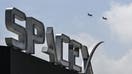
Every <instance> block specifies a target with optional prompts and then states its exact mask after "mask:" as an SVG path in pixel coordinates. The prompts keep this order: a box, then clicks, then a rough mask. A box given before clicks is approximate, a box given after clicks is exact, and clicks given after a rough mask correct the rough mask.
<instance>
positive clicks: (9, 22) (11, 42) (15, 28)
mask: <svg viewBox="0 0 132 74" xmlns="http://www.w3.org/2000/svg"><path fill="white" fill-rule="evenodd" d="M15 18H16V19H18V20H20V21H25V20H26V15H25V14H24V13H23V12H22V11H20V10H18V9H16V8H8V9H6V11H5V23H6V27H7V29H8V30H9V31H11V32H13V33H15V34H17V35H18V40H16V39H14V38H5V41H6V44H7V45H8V46H12V47H15V48H20V49H23V50H25V49H26V45H27V43H26V40H27V35H26V29H25V28H24V27H22V26H20V25H19V24H17V23H15Z"/></svg>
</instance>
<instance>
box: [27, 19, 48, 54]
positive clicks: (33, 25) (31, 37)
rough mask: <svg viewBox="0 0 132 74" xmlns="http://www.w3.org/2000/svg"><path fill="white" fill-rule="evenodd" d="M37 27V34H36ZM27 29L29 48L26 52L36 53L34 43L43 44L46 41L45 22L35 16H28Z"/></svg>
mask: <svg viewBox="0 0 132 74" xmlns="http://www.w3.org/2000/svg"><path fill="white" fill-rule="evenodd" d="M35 29H36V31H37V32H36V34H35ZM26 30H27V48H26V50H25V51H26V53H30V54H33V53H34V45H35V43H37V44H42V43H44V41H45V28H44V24H43V23H42V22H40V21H39V20H37V19H35V18H33V17H27V20H26Z"/></svg>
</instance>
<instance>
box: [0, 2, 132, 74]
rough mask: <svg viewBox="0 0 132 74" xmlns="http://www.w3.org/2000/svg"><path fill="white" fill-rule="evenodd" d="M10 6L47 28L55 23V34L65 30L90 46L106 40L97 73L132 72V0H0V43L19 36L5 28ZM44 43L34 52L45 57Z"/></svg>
mask: <svg viewBox="0 0 132 74" xmlns="http://www.w3.org/2000/svg"><path fill="white" fill-rule="evenodd" d="M8 7H16V8H18V9H20V10H22V11H23V12H25V14H26V15H27V16H32V17H35V18H36V19H38V20H40V21H42V22H43V23H44V25H45V28H46V27H51V26H52V27H53V28H54V32H55V34H57V33H64V34H66V35H68V36H70V37H71V38H72V39H75V40H77V41H79V42H81V43H82V44H84V45H87V46H88V48H91V47H92V46H93V45H94V44H95V43H97V42H99V41H104V42H105V43H104V44H103V45H101V46H100V47H99V48H98V49H97V51H96V53H95V55H94V57H93V59H92V65H93V70H94V74H131V73H132V63H131V62H132V59H131V58H130V57H131V56H132V0H34V1H33V0H21V1H20V0H1V1H0V17H1V18H0V30H1V31H0V45H6V44H5V42H4V41H5V40H4V38H5V37H10V36H16V35H15V34H13V33H11V32H9V31H7V29H6V27H5V9H6V8H8ZM87 13H91V14H93V16H92V17H90V16H88V15H87ZM103 16H105V17H107V18H108V20H106V21H105V20H103V19H102V17H103ZM42 46H43V45H36V49H37V50H36V54H35V55H36V56H38V57H41V58H44V59H46V58H47V55H45V54H43V53H41V52H40V51H41V47H42ZM39 48H40V49H39Z"/></svg>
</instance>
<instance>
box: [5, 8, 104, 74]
mask: <svg viewBox="0 0 132 74" xmlns="http://www.w3.org/2000/svg"><path fill="white" fill-rule="evenodd" d="M16 19H17V20H19V21H25V25H26V26H25V27H23V26H21V24H18V23H16V21H15V20H16ZM5 24H6V27H7V29H8V30H9V31H11V32H13V33H15V34H17V35H18V40H16V39H14V38H5V41H6V44H7V45H8V46H10V47H13V48H15V49H17V50H20V51H22V52H24V53H27V54H35V44H44V43H45V42H47V50H46V48H45V47H43V48H42V52H43V53H46V54H48V55H49V59H50V62H52V63H54V64H56V65H61V66H63V67H66V68H68V69H69V70H75V71H78V73H80V74H93V72H92V67H91V62H90V60H91V58H92V55H93V53H94V51H95V50H96V48H97V47H98V46H99V45H100V44H101V43H103V41H101V42H99V43H97V44H96V45H95V47H94V48H93V50H92V52H91V53H90V55H89V54H88V48H87V47H86V46H85V45H83V44H81V43H79V42H78V41H76V40H74V39H71V38H70V37H69V36H67V35H65V34H56V35H54V31H53V27H46V29H45V26H44V24H43V23H42V22H41V21H39V20H37V19H35V18H33V17H28V16H27V15H26V14H25V13H24V12H22V11H20V10H19V9H17V8H7V9H6V11H5ZM45 39H46V40H45ZM63 43H66V44H68V61H66V60H64V59H63ZM79 50H81V53H82V58H83V60H82V61H83V63H84V66H83V67H84V72H82V67H81V66H78V65H76V64H75V63H76V60H75V58H76V57H79V56H80V55H79Z"/></svg>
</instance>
